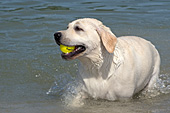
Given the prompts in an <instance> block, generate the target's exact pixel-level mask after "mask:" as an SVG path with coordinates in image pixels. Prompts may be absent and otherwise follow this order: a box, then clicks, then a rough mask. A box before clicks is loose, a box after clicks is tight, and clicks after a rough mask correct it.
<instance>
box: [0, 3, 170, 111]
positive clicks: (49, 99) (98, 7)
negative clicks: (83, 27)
mask: <svg viewBox="0 0 170 113" xmlns="http://www.w3.org/2000/svg"><path fill="white" fill-rule="evenodd" d="M169 6H170V1H168V0H154V1H153V0H140V1H135V0H119V1H118V0H117V1H116V0H105V1H104V2H103V1H102V0H93V1H90V0H82V1H76V0H69V1H67V0H62V1H55V0H34V1H33V0H12V1H11V0H3V1H0V112H2V113H30V112H32V113H56V112H66V113H67V112H69V113H75V112H80V113H89V112H91V113H95V112H97V113H103V112H107V113H112V112H115V113H123V112H129V113H140V112H141V113H145V112H147V113H169V112H170V107H169V106H170V94H169V93H170V88H169V86H170V57H169V56H170V52H169V50H170V45H169V42H170V32H169V30H170V23H169V19H170V7H169ZM83 17H93V18H97V19H100V20H101V21H103V23H104V24H105V25H107V26H108V27H110V28H111V29H112V31H113V32H114V33H115V34H116V35H117V36H122V35H136V36H141V37H144V38H145V39H147V40H150V41H151V42H152V43H153V44H154V45H155V46H156V47H157V49H158V50H159V52H160V55H161V59H162V63H161V74H160V87H159V89H158V91H157V92H156V93H159V94H160V95H158V96H156V97H154V98H147V97H146V98H139V99H138V98H136V99H133V100H130V101H128V102H125V101H123V102H122V101H117V102H109V101H104V100H86V101H85V102H84V106H83V107H68V106H66V105H65V102H63V98H64V99H66V98H67V97H64V96H63V95H65V94H66V93H68V92H70V91H72V89H71V90H69V89H68V88H69V87H71V86H69V85H68V83H70V85H71V84H72V82H74V80H75V78H76V73H77V64H78V61H77V60H74V61H69V62H67V61H64V60H62V59H61V57H60V51H59V48H58V46H57V45H56V44H55V42H54V39H53V34H54V33H55V32H56V31H57V30H62V29H65V28H66V27H67V24H68V23H69V22H70V21H72V20H75V19H77V18H83ZM65 73H67V74H65ZM66 86H67V87H66ZM71 88H74V87H71ZM73 93H74V92H73ZM71 94H72V93H71Z"/></svg>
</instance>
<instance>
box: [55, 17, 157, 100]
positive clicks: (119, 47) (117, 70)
mask: <svg viewBox="0 0 170 113" xmlns="http://www.w3.org/2000/svg"><path fill="white" fill-rule="evenodd" d="M54 38H55V40H56V43H57V44H58V45H60V44H63V45H67V46H75V49H74V51H73V52H71V53H62V55H61V56H62V58H63V59H66V60H72V59H76V58H77V59H79V60H80V66H79V74H80V78H81V80H82V83H83V84H84V88H83V90H84V92H86V93H87V94H88V95H89V96H91V97H93V98H96V99H98V98H100V99H107V100H117V99H121V98H131V97H132V96H133V95H134V94H136V93H138V92H139V91H142V90H144V89H145V90H146V89H152V88H153V87H154V85H155V83H156V80H157V78H158V75H159V70H160V56H159V53H158V51H157V50H156V48H155V47H154V45H152V44H151V43H150V42H149V41H147V40H145V39H142V38H140V37H136V36H122V37H116V36H115V35H114V34H113V33H112V32H111V30H110V29H109V28H108V27H106V26H105V25H103V24H102V22H100V21H98V20H96V19H92V18H84V19H78V20H75V21H73V22H71V23H70V24H69V25H68V27H67V30H63V31H58V32H57V33H55V34H54Z"/></svg>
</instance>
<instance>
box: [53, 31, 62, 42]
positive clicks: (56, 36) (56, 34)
mask: <svg viewBox="0 0 170 113" xmlns="http://www.w3.org/2000/svg"><path fill="white" fill-rule="evenodd" d="M61 36H62V34H61V32H57V33H55V34H54V39H55V41H56V43H57V44H60V39H61Z"/></svg>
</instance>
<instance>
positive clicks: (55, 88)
mask: <svg viewBox="0 0 170 113" xmlns="http://www.w3.org/2000/svg"><path fill="white" fill-rule="evenodd" d="M55 78H56V79H55V82H54V84H53V85H52V86H51V88H50V89H49V90H48V91H47V92H46V94H48V95H57V96H60V98H61V101H62V102H63V103H64V104H65V105H67V106H74V107H75V106H77V107H79V106H81V105H83V102H82V100H81V95H80V94H81V93H80V92H81V89H82V84H81V83H80V82H79V81H78V80H77V79H74V78H73V77H72V76H71V75H69V74H66V73H64V74H60V75H57V76H55Z"/></svg>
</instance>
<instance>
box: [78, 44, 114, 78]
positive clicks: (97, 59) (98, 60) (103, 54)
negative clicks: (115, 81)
mask: <svg viewBox="0 0 170 113" xmlns="http://www.w3.org/2000/svg"><path fill="white" fill-rule="evenodd" d="M113 57H114V54H113V53H112V54H110V53H109V52H107V51H106V49H105V48H104V47H102V48H97V50H95V51H94V52H92V53H91V54H90V55H86V56H85V57H81V58H79V60H80V62H81V63H80V68H79V69H80V70H79V71H80V75H81V76H82V78H83V79H84V78H92V77H94V78H96V79H97V78H102V79H107V78H108V77H109V76H110V73H109V72H110V71H109V70H110V69H111V66H112V63H113Z"/></svg>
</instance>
